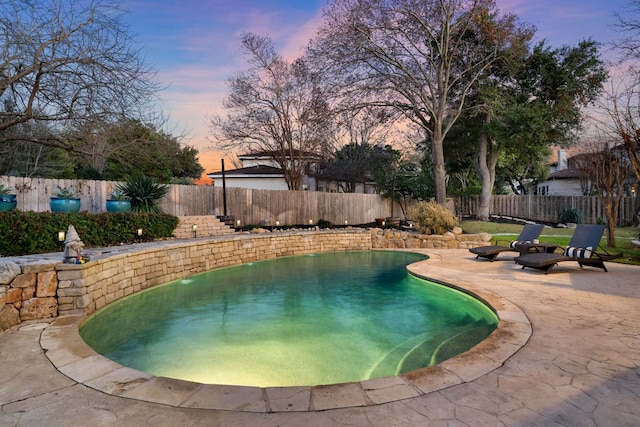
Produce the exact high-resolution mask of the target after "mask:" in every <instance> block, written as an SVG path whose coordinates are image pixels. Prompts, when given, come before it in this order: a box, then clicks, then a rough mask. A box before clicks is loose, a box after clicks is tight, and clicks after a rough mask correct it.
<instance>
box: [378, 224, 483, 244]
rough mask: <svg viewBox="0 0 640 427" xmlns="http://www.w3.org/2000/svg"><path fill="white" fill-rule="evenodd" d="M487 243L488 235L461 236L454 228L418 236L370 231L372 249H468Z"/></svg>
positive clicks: (457, 228)
mask: <svg viewBox="0 0 640 427" xmlns="http://www.w3.org/2000/svg"><path fill="white" fill-rule="evenodd" d="M489 241H491V235H490V234H487V233H480V234H462V229H461V228H460V227H454V229H453V231H452V232H450V233H447V234H444V235H437V234H419V233H415V232H411V231H399V230H396V229H386V230H383V229H380V228H373V229H371V245H372V247H373V248H394V249H402V248H407V249H414V248H423V249H434V248H436V249H468V248H475V247H478V246H485V245H487V244H488V242H489Z"/></svg>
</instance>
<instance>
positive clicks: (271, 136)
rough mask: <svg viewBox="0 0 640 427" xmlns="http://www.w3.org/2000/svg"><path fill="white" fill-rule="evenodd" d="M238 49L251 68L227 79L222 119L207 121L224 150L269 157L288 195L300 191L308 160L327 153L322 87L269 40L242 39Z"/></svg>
mask: <svg viewBox="0 0 640 427" xmlns="http://www.w3.org/2000/svg"><path fill="white" fill-rule="evenodd" d="M241 44H242V47H243V49H244V51H245V54H246V55H247V56H248V59H249V64H250V67H249V68H248V69H247V70H246V71H244V72H241V73H238V74H237V75H236V76H234V77H232V78H231V79H229V82H228V85H229V92H230V93H229V96H228V97H227V98H226V100H225V101H224V103H223V105H224V107H225V108H226V109H227V110H228V113H227V115H226V116H219V115H217V116H213V117H211V122H210V123H211V134H212V135H213V138H214V141H215V143H216V144H217V146H218V147H219V148H221V149H223V150H237V149H244V150H249V151H252V152H259V153H261V154H264V155H268V156H269V157H270V158H271V159H272V160H273V161H274V162H275V163H276V164H277V165H278V166H279V167H280V168H281V169H282V172H283V175H284V178H285V180H286V182H287V185H288V187H289V189H291V190H299V189H300V188H301V185H302V176H303V174H304V173H305V171H306V170H307V169H308V167H309V162H310V160H311V159H312V158H313V157H314V156H313V155H324V154H326V153H327V152H328V145H329V144H328V143H329V130H330V121H331V114H330V112H329V107H328V104H327V103H326V101H325V99H324V95H323V91H322V88H321V85H320V84H319V82H318V80H317V76H316V75H314V74H313V73H312V72H311V71H310V70H309V68H308V67H307V64H306V63H305V61H304V60H302V59H298V60H296V61H294V62H292V63H289V62H287V61H285V60H284V59H283V58H282V57H281V56H280V55H279V54H278V53H277V52H276V51H275V49H274V47H273V42H272V41H271V39H270V38H268V37H263V36H258V35H255V34H251V33H247V34H244V35H243V36H242V37H241Z"/></svg>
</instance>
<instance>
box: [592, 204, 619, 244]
mask: <svg viewBox="0 0 640 427" xmlns="http://www.w3.org/2000/svg"><path fill="white" fill-rule="evenodd" d="M618 193H619V194H615V195H608V196H604V214H605V216H606V219H607V246H609V247H610V248H615V247H616V223H617V222H618V211H619V209H620V202H621V199H622V192H618ZM594 249H595V248H594Z"/></svg>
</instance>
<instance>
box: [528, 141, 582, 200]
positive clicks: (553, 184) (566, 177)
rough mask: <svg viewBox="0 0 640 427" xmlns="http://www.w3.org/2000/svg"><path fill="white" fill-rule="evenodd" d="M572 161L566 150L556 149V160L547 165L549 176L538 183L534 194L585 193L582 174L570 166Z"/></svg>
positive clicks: (562, 194)
mask: <svg viewBox="0 0 640 427" xmlns="http://www.w3.org/2000/svg"><path fill="white" fill-rule="evenodd" d="M573 163H574V162H573V161H571V159H570V158H569V157H568V154H567V150H564V149H560V150H558V159H557V161H555V162H553V163H551V164H550V165H549V177H548V178H547V179H546V181H541V182H539V183H538V185H537V188H536V194H538V195H539V196H583V195H584V194H585V192H584V191H585V190H584V186H585V180H584V177H583V176H584V174H583V173H582V171H580V170H578V169H575V168H572V166H574V165H573Z"/></svg>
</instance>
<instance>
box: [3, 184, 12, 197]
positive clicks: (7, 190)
mask: <svg viewBox="0 0 640 427" xmlns="http://www.w3.org/2000/svg"><path fill="white" fill-rule="evenodd" d="M1 194H5V195H6V194H11V188H9V187H5V186H4V184H2V183H0V195H1Z"/></svg>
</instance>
